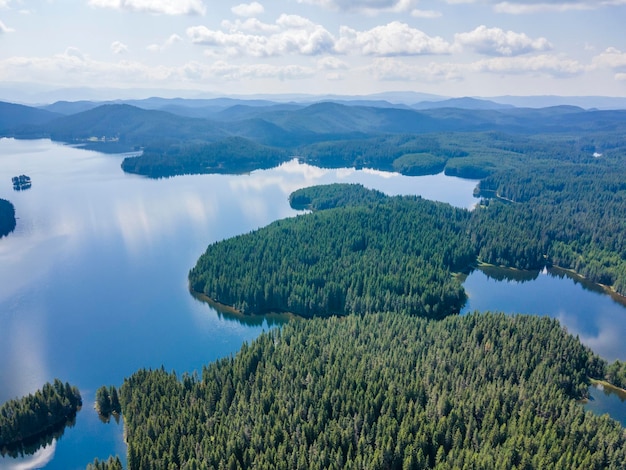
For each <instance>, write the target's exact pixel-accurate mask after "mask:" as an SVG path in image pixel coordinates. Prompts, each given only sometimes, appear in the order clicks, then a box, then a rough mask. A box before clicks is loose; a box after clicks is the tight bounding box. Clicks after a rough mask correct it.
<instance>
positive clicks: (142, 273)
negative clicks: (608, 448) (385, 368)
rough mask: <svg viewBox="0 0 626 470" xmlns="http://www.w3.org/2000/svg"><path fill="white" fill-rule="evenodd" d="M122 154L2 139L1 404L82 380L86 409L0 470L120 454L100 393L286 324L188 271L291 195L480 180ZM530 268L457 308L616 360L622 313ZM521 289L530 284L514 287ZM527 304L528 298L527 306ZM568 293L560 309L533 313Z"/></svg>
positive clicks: (422, 188) (598, 404)
mask: <svg viewBox="0 0 626 470" xmlns="http://www.w3.org/2000/svg"><path fill="white" fill-rule="evenodd" d="M122 159H123V156H120V155H103V154H100V153H96V152H90V151H85V150H80V149H76V148H72V147H67V146H62V145H59V144H56V143H53V142H50V141H48V140H34V141H16V140H12V139H0V197H1V198H4V199H8V200H10V201H11V202H12V203H13V204H14V206H15V209H16V213H17V214H16V215H17V217H18V218H19V219H18V221H17V228H16V230H15V232H13V233H12V234H10V235H9V236H8V237H5V238H2V239H0V286H1V288H0V355H1V357H3V361H2V362H0V403H2V402H4V401H6V400H8V399H11V398H15V397H19V396H23V395H25V394H28V393H31V392H33V391H35V390H36V389H37V388H40V387H41V386H42V385H43V383H45V382H46V381H52V380H53V379H54V378H55V377H58V378H60V379H61V380H63V381H64V382H65V381H68V382H70V383H71V384H72V385H76V386H78V388H79V389H80V391H81V394H82V396H83V402H84V406H83V409H82V410H81V411H80V412H79V413H78V416H77V418H76V423H75V425H74V426H73V427H70V428H67V429H66V430H65V432H64V434H63V436H62V437H60V438H59V439H58V440H56V441H54V442H53V443H52V444H50V445H48V446H47V447H45V448H42V449H40V450H38V451H37V452H36V453H35V454H34V455H31V456H25V457H22V458H19V459H12V458H9V457H4V458H1V457H0V468H14V469H18V468H19V469H28V468H46V469H64V470H66V469H69V470H72V469H84V468H85V466H86V465H87V463H89V462H91V461H92V460H93V459H94V458H95V457H98V458H99V459H101V460H103V459H106V458H107V457H108V456H109V455H111V454H113V455H115V454H118V455H119V456H120V457H121V458H122V457H125V445H124V443H123V438H122V424H121V423H119V424H118V423H116V422H115V421H111V422H110V423H108V424H103V423H101V422H100V420H99V418H98V416H97V414H96V412H95V411H94V409H93V403H94V400H95V391H96V389H97V388H98V387H99V386H101V385H116V386H119V385H121V383H122V382H123V380H124V377H127V376H129V375H131V374H132V373H133V372H135V371H136V370H137V369H139V368H142V367H146V368H159V367H164V368H165V369H166V370H175V371H176V372H177V373H179V374H180V373H182V372H191V371H194V370H198V371H200V370H201V368H202V366H203V365H204V364H207V363H208V362H211V361H213V360H215V359H217V358H220V357H224V356H228V355H231V354H234V353H236V352H237V351H238V350H239V348H240V347H241V345H242V344H243V343H244V342H246V341H251V340H253V339H254V338H256V337H257V336H258V335H259V334H260V333H261V332H262V331H264V330H267V329H269V328H272V327H273V326H274V325H277V324H280V323H281V321H284V320H283V319H281V317H268V318H255V319H251V320H249V321H243V320H242V319H240V318H237V317H233V316H228V315H225V314H221V313H218V312H217V311H215V310H214V309H212V308H211V307H209V306H208V305H207V304H205V303H203V302H200V301H198V300H196V299H195V298H194V297H193V296H191V295H190V293H189V291H188V287H187V273H188V271H189V269H190V268H191V267H193V266H194V264H195V262H196V260H197V259H198V257H199V256H200V254H202V252H203V251H204V250H205V249H206V246H207V245H208V244H210V243H213V242H216V241H219V240H223V239H225V238H229V237H232V236H234V235H238V234H242V233H247V232H249V231H251V230H254V229H256V228H259V227H262V226H264V225H267V224H268V223H270V222H272V221H274V220H277V219H281V218H285V217H291V216H294V215H295V214H296V213H297V212H296V211H294V210H292V209H291V208H290V207H289V203H288V196H289V194H290V193H291V192H292V191H294V190H296V189H299V188H302V187H306V186H311V185H315V184H328V183H334V182H347V183H361V184H363V185H365V186H366V187H369V188H373V189H378V190H381V191H383V192H385V193H386V194H389V195H397V194H419V195H421V196H423V197H424V198H427V199H433V200H440V201H444V202H449V203H451V204H453V205H455V206H459V207H467V208H469V207H472V206H473V204H474V203H475V202H476V199H474V198H473V196H472V191H473V189H474V187H475V185H476V181H470V180H462V179H459V178H452V177H446V176H445V175H443V174H441V175H434V176H423V177H405V176H401V175H398V174H394V173H385V172H379V171H371V170H354V169H340V170H330V169H320V168H315V167H312V166H309V165H304V164H300V163H298V162H297V160H293V161H291V162H288V163H286V164H284V165H281V166H280V167H278V168H275V169H272V170H267V171H255V172H253V173H251V174H245V175H193V176H191V175H190V176H179V177H175V178H168V179H161V180H152V179H148V178H143V177H140V176H136V175H129V174H125V173H123V172H122V171H121V169H120V164H121V161H122ZM19 174H26V175H29V176H30V177H31V178H32V188H31V189H28V190H26V191H20V192H16V191H13V189H12V183H11V177H13V176H15V175H19ZM535 274H536V275H535ZM535 274H532V273H531V274H529V276H530V277H535V279H534V280H532V281H528V282H521V281H519V280H518V281H512V280H500V281H496V280H495V279H494V277H493V276H496V277H498V276H500V275H499V274H496V273H492V277H489V276H487V275H486V274H485V273H484V272H482V271H478V270H477V271H474V272H473V273H471V274H470V275H469V276H468V277H467V279H466V281H465V287H466V290H467V291H468V294H469V297H470V299H469V302H468V305H467V306H466V309H472V310H474V309H480V310H486V309H490V310H504V311H521V312H524V313H540V314H547V315H552V316H556V317H557V318H559V319H560V320H561V321H562V322H563V324H564V325H565V326H566V327H567V328H568V330H569V331H571V332H573V333H575V334H579V336H580V337H581V339H582V340H583V342H585V344H588V345H589V346H590V347H592V349H594V351H596V352H598V353H599V354H601V355H603V356H604V357H606V358H607V359H610V360H612V359H614V358H616V357H619V358H620V359H626V344H624V345H621V346H620V344H619V343H620V341H619V338H623V337H624V333H626V309H625V308H624V307H623V306H622V305H621V304H619V303H616V302H614V301H613V300H612V299H611V297H610V296H607V295H605V294H603V293H598V292H595V291H593V290H589V289H586V288H584V286H582V284H580V283H577V282H575V281H573V280H572V279H570V278H567V277H559V276H551V275H550V274H549V273H548V274H538V273H535ZM544 282H545V283H546V284H545V285H544V284H542V283H544ZM531 286H536V287H535V288H536V289H539V290H537V291H524V290H523V289H529V288H531ZM541 286H543V287H541ZM518 288H519V289H522V291H521V293H520V294H519V295H517V294H516V295H514V292H516V289H518ZM529 297H533V298H534V299H535V301H536V303H535V304H527V303H525V302H527V301H529V300H530V299H529ZM562 297H567V298H568V299H569V303H566V304H554V307H551V310H549V311H548V310H542V309H541V308H538V306H547V305H553V304H552V303H553V302H555V299H558V298H562ZM507 299H508V301H507ZM518 307H519V308H518ZM593 395H594V398H595V396H596V395H598V398H597V399H596V400H594V401H593V402H591V404H593V405H594V406H595V408H594V411H599V412H603V411H605V408H602V406H608V407H609V408H611V409H612V408H614V409H621V410H622V414H623V407H624V404H623V403H621V401H619V400H616V399H615V397H614V396H613V395H608V396H606V401H602V400H604V399H605V394H604V393H603V392H602V393H596V392H593ZM600 395H602V396H600ZM614 402H615V403H619V404H620V405H621V408H616V407H619V405H615V406H614V405H613V403H614ZM602 403H608V405H602ZM591 404H590V405H589V406H591ZM616 413H617V412H616ZM611 414H612V415H614V413H613V412H612V413H611ZM615 416H616V417H617V415H615ZM618 419H619V418H618ZM622 422H623V423H624V422H625V421H624V420H622Z"/></svg>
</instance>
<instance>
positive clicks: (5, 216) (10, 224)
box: [0, 199, 15, 238]
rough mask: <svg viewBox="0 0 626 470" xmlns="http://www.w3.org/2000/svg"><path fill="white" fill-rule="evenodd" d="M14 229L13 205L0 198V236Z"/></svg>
mask: <svg viewBox="0 0 626 470" xmlns="http://www.w3.org/2000/svg"><path fill="white" fill-rule="evenodd" d="M13 230H15V207H13V204H11V203H10V202H9V201H7V200H5V199H0V238H1V237H4V236H5V235H8V234H9V233H11V232H12V231H13Z"/></svg>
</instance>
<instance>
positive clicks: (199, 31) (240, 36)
mask: <svg viewBox="0 0 626 470" xmlns="http://www.w3.org/2000/svg"><path fill="white" fill-rule="evenodd" d="M245 24H247V23H245ZM228 26H232V27H233V29H231V30H230V31H228V32H224V31H219V30H211V29H209V28H207V27H205V26H193V27H190V28H188V29H187V36H189V38H190V39H191V42H193V43H194V44H199V45H204V46H210V47H215V48H223V50H224V51H225V52H226V53H227V54H229V55H238V56H244V55H249V56H253V57H269V56H281V55H286V54H302V55H319V54H323V53H326V52H329V51H331V50H332V49H333V47H334V42H335V39H334V38H333V36H332V35H331V34H330V33H329V32H328V31H327V30H326V29H325V28H324V27H323V26H321V25H318V24H315V23H313V22H311V21H310V20H308V19H306V18H303V17H301V16H297V15H281V16H280V17H279V18H278V20H276V25H275V27H274V28H263V29H265V31H264V32H269V31H276V32H274V33H272V34H262V33H261V31H259V34H248V33H247V32H245V31H239V30H237V29H236V26H237V24H236V23H229V24H228ZM256 26H257V28H259V27H262V24H258V25H256Z"/></svg>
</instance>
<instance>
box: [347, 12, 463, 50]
mask: <svg viewBox="0 0 626 470" xmlns="http://www.w3.org/2000/svg"><path fill="white" fill-rule="evenodd" d="M339 33H340V38H339V40H338V41H337V45H336V50H337V51H338V52H340V53H348V52H351V51H356V52H359V53H361V54H363V55H372V56H380V57H392V56H410V55H424V54H449V53H451V52H452V46H451V45H450V44H449V43H448V42H446V41H445V40H443V39H442V38H440V37H431V36H428V35H427V34H426V33H424V32H422V31H420V30H419V29H415V28H411V27H410V26H409V25H407V24H406V23H400V22H398V21H394V22H392V23H388V24H386V25H382V26H376V27H375V28H372V29H370V30H367V31H356V30H354V29H352V28H349V27H347V26H342V27H341V28H340V31H339Z"/></svg>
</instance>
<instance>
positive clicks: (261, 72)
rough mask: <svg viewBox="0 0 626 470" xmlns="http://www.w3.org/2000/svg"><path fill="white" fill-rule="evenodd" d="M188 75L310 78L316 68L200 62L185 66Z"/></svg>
mask: <svg viewBox="0 0 626 470" xmlns="http://www.w3.org/2000/svg"><path fill="white" fill-rule="evenodd" d="M185 70H186V73H187V76H188V77H190V78H192V77H193V78H195V79H209V78H220V79H227V80H243V79H264V78H268V79H278V80H297V79H304V78H310V77H312V76H314V75H315V70H314V69H312V68H310V67H302V66H299V65H284V66H276V65H270V64H247V65H238V64H229V63H227V62H224V61H217V62H214V63H213V64H211V65H205V64H200V63H197V62H196V63H193V64H188V65H187V66H186V68H185Z"/></svg>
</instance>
